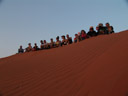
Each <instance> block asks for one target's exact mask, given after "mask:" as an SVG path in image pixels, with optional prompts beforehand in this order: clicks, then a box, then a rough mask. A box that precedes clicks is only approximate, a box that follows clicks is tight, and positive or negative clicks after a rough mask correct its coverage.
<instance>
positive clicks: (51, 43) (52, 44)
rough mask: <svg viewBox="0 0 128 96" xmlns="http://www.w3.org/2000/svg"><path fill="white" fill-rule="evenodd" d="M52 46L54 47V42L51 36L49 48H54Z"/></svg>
mask: <svg viewBox="0 0 128 96" xmlns="http://www.w3.org/2000/svg"><path fill="white" fill-rule="evenodd" d="M54 47H55V42H54V41H53V38H51V42H50V48H54Z"/></svg>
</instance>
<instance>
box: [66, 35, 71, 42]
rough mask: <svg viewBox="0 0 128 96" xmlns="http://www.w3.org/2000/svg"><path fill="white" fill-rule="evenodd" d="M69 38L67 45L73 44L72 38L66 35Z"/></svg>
mask: <svg viewBox="0 0 128 96" xmlns="http://www.w3.org/2000/svg"><path fill="white" fill-rule="evenodd" d="M66 37H67V44H72V37H69V35H68V34H67V35H66Z"/></svg>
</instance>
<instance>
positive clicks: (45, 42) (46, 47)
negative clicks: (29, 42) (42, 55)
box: [43, 40, 50, 49]
mask: <svg viewBox="0 0 128 96" xmlns="http://www.w3.org/2000/svg"><path fill="white" fill-rule="evenodd" d="M43 47H44V49H49V48H50V46H49V44H48V43H47V41H46V40H44V44H43Z"/></svg>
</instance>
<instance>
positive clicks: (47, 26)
mask: <svg viewBox="0 0 128 96" xmlns="http://www.w3.org/2000/svg"><path fill="white" fill-rule="evenodd" d="M127 2H128V0H0V58H3V57H7V56H10V55H13V54H15V53H17V50H18V48H19V46H20V45H22V46H23V48H26V47H27V45H28V43H31V44H32V45H34V43H37V44H38V46H40V40H47V42H49V41H50V38H53V39H54V40H55V38H56V36H62V35H66V34H69V35H70V36H71V37H72V38H74V34H75V33H78V32H80V31H81V30H85V31H86V32H88V30H89V27H90V26H94V28H95V27H96V26H97V25H98V24H99V23H103V24H105V23H106V22H109V23H110V24H111V25H112V26H113V27H114V30H115V32H120V31H123V30H128V3H127Z"/></svg>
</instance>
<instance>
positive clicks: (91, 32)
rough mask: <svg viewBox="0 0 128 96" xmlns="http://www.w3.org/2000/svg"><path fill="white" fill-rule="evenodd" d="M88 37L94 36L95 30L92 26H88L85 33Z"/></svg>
mask: <svg viewBox="0 0 128 96" xmlns="http://www.w3.org/2000/svg"><path fill="white" fill-rule="evenodd" d="M87 35H88V37H93V36H96V35H97V34H96V31H94V28H93V26H91V27H90V29H89V32H88V33H87Z"/></svg>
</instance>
